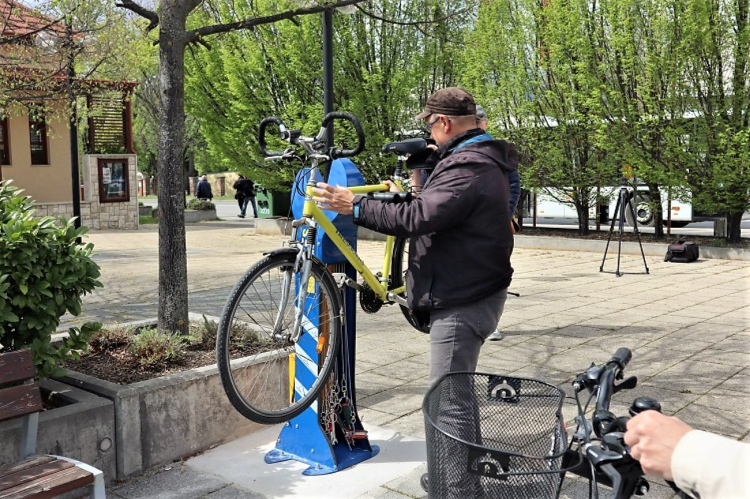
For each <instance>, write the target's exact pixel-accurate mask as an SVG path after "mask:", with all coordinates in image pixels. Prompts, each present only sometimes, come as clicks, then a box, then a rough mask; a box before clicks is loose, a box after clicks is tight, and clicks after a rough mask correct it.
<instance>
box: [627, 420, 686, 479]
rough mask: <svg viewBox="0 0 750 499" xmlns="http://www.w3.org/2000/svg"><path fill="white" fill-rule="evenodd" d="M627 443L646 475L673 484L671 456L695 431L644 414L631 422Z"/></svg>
mask: <svg viewBox="0 0 750 499" xmlns="http://www.w3.org/2000/svg"><path fill="white" fill-rule="evenodd" d="M627 428H628V430H627V432H626V433H625V443H626V444H627V445H629V446H630V455H631V456H633V458H634V459H636V460H638V461H640V463H641V468H643V471H644V472H645V473H646V474H647V475H652V476H657V477H660V478H664V479H666V480H673V476H672V453H673V452H674V449H675V447H677V444H678V443H679V441H680V440H681V439H682V437H684V436H685V434H686V433H688V432H689V431H691V430H693V428H692V427H690V426H689V425H687V424H686V423H683V422H682V421H680V420H679V419H677V418H675V417H670V416H665V415H664V414H662V413H660V412H657V411H644V412H642V413H640V414H638V415H637V416H635V417H634V418H632V419H631V420H630V421H628V427H627Z"/></svg>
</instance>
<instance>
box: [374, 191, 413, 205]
mask: <svg viewBox="0 0 750 499" xmlns="http://www.w3.org/2000/svg"><path fill="white" fill-rule="evenodd" d="M367 198H368V199H374V200H376V201H385V202H386V203H404V202H408V201H411V192H368V193H367Z"/></svg>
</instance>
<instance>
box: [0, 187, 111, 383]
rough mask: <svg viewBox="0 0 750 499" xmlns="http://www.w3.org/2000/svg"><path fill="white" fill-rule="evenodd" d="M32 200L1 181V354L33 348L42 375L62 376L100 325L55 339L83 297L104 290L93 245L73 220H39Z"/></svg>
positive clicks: (76, 309)
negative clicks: (64, 364) (84, 239)
mask: <svg viewBox="0 0 750 499" xmlns="http://www.w3.org/2000/svg"><path fill="white" fill-rule="evenodd" d="M33 212H34V206H33V202H32V200H31V198H30V197H27V196H21V191H20V189H17V188H15V187H13V186H11V185H10V181H5V182H0V352H1V351H4V350H5V351H10V350H20V349H22V348H31V350H32V351H33V353H34V362H35V364H36V370H37V377H39V378H44V377H48V376H52V375H58V374H62V373H63V372H64V371H63V370H62V369H61V368H60V367H59V364H60V363H61V362H63V361H64V360H66V359H77V358H78V352H79V351H80V350H83V349H85V348H86V345H87V343H88V341H89V340H90V339H91V337H92V336H93V334H94V333H95V332H96V331H97V330H98V329H99V328H100V327H101V324H99V323H87V324H85V325H83V326H82V327H81V328H80V329H78V328H73V329H71V330H70V336H69V338H68V339H66V340H65V341H64V342H63V343H62V344H56V345H52V342H51V337H52V334H53V333H54V332H55V331H56V329H57V326H58V325H59V324H60V317H62V316H63V315H64V314H65V313H66V312H69V313H71V314H72V315H78V314H80V312H81V298H82V296H83V295H85V294H86V293H90V292H91V291H92V290H93V289H94V288H96V287H100V286H101V283H100V282H99V281H98V280H97V278H98V277H99V266H98V265H97V264H96V263H95V262H94V261H93V260H92V259H91V252H92V251H93V245H92V244H87V245H82V244H79V243H78V242H76V240H77V238H79V237H80V236H82V235H83V234H85V233H86V229H85V228H83V227H82V228H80V229H76V228H75V227H74V226H73V221H72V220H67V221H66V220H65V219H63V218H61V219H60V220H59V222H60V226H58V225H57V224H56V223H55V222H56V221H55V219H53V218H52V217H42V218H35V217H34V216H33Z"/></svg>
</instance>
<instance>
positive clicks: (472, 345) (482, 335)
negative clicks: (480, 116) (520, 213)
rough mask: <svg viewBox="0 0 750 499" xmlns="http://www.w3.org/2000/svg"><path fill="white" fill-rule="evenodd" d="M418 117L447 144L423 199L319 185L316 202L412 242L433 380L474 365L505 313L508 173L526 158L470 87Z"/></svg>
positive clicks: (412, 294)
mask: <svg viewBox="0 0 750 499" xmlns="http://www.w3.org/2000/svg"><path fill="white" fill-rule="evenodd" d="M418 118H419V119H425V120H426V122H427V126H428V127H429V128H430V130H431V135H432V138H433V139H434V140H435V141H436V142H437V144H438V146H439V148H438V150H437V151H435V153H434V154H433V155H432V156H431V157H430V159H429V161H430V162H432V163H433V164H434V170H433V172H432V174H431V175H430V176H429V178H428V180H427V182H426V183H425V185H424V188H423V190H422V192H421V194H420V195H419V197H416V198H414V199H412V200H411V201H410V202H408V203H399V204H392V203H384V202H381V201H376V200H372V199H367V198H366V197H364V196H355V195H354V194H353V193H352V192H351V191H349V190H348V189H346V188H343V187H333V186H330V185H327V184H323V183H321V184H318V189H316V191H315V193H316V196H317V197H315V198H314V199H315V200H316V201H318V202H320V203H322V204H324V205H326V208H327V209H330V210H332V211H335V212H338V213H344V214H349V213H353V214H354V222H355V223H356V224H358V225H362V226H365V227H367V228H369V229H372V230H375V231H378V232H382V233H385V234H392V235H396V236H401V237H410V238H411V243H410V244H411V245H410V250H409V272H408V276H407V299H408V303H409V307H410V308H411V309H412V310H415V311H417V312H429V313H430V343H431V369H430V380H431V381H432V382H435V381H437V379H438V378H440V377H441V376H442V375H444V374H446V373H448V372H451V371H473V370H474V369H475V368H476V364H477V361H478V357H479V349H480V347H481V346H482V344H483V343H484V340H485V339H486V338H487V336H488V335H489V334H490V333H491V332H492V331H493V330H494V329H495V326H496V325H497V321H498V319H499V317H500V314H501V313H502V305H503V304H504V302H505V298H506V296H507V288H508V286H509V285H510V281H511V276H512V275H513V269H512V268H511V265H510V256H511V253H512V251H513V237H512V234H511V229H510V219H509V212H508V205H509V199H510V191H509V186H508V172H510V171H513V170H515V169H516V168H517V163H518V155H517V153H516V148H515V146H514V145H513V144H511V143H509V142H505V141H503V140H493V139H492V137H491V136H489V134H486V133H485V132H484V131H482V130H481V129H479V128H477V126H476V105H475V103H474V99H473V97H472V96H471V95H470V94H469V93H468V92H466V91H465V90H463V89H460V88H456V87H451V88H446V89H443V90H440V91H438V92H436V93H435V94H433V95H432V96H431V97H430V98H429V99H428V100H427V105H426V107H425V111H424V112H423V113H421V114H420V115H419V116H418ZM392 190H393V188H392Z"/></svg>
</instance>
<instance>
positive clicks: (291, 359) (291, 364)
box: [289, 352, 296, 402]
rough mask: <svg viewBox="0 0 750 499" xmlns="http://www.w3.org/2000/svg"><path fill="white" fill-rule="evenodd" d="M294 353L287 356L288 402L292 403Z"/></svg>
mask: <svg viewBox="0 0 750 499" xmlns="http://www.w3.org/2000/svg"><path fill="white" fill-rule="evenodd" d="M295 359H296V358H295V356H294V352H292V353H290V354H289V402H294V376H295V374H294V361H295Z"/></svg>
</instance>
